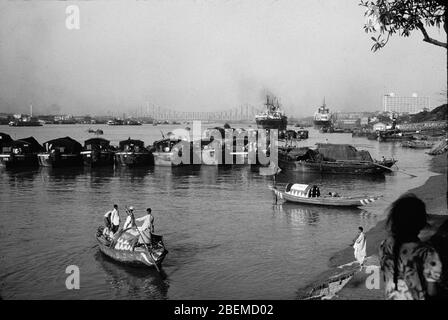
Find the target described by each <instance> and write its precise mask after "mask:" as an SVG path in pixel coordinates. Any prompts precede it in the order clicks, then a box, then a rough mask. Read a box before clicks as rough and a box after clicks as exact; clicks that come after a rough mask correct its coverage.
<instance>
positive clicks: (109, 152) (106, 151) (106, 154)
mask: <svg viewBox="0 0 448 320" xmlns="http://www.w3.org/2000/svg"><path fill="white" fill-rule="evenodd" d="M81 155H82V158H83V162H84V165H85V166H88V167H101V166H113V165H114V159H115V149H114V148H112V147H111V145H110V141H109V140H106V139H103V138H92V139H88V140H86V141H84V148H83V150H82V151H81Z"/></svg>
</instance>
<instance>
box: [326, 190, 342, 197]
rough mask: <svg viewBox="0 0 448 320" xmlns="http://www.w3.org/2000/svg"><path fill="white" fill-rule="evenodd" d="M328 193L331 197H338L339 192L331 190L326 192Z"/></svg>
mask: <svg viewBox="0 0 448 320" xmlns="http://www.w3.org/2000/svg"><path fill="white" fill-rule="evenodd" d="M328 194H329V195H330V196H331V197H340V195H339V193H337V192H333V191H331V192H328Z"/></svg>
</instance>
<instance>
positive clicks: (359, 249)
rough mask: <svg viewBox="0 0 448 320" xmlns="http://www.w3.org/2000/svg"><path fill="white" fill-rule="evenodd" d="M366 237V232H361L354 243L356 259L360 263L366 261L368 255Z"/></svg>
mask: <svg viewBox="0 0 448 320" xmlns="http://www.w3.org/2000/svg"><path fill="white" fill-rule="evenodd" d="M366 243H367V241H366V237H365V236H364V232H361V233H360V234H359V236H358V238H357V239H356V241H355V243H354V244H353V249H355V252H354V254H355V259H356V261H358V262H359V263H360V264H362V263H363V262H364V259H365V257H366Z"/></svg>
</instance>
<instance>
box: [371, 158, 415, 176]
mask: <svg viewBox="0 0 448 320" xmlns="http://www.w3.org/2000/svg"><path fill="white" fill-rule="evenodd" d="M372 163H373V164H374V165H376V166H378V167H381V168H384V169H387V170H390V171H394V170H392V169H391V168H389V167H386V166H383V165H381V164H378V163H375V162H372ZM397 171H398V172H401V173H404V174H407V175H408V176H411V177H413V178H415V177H417V176H416V175H413V174H410V173H407V172H405V171H403V170H398V169H397Z"/></svg>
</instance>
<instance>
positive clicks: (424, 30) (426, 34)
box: [417, 22, 447, 48]
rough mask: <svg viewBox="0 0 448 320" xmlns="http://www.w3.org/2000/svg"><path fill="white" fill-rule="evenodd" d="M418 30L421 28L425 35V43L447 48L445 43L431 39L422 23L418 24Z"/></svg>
mask: <svg viewBox="0 0 448 320" xmlns="http://www.w3.org/2000/svg"><path fill="white" fill-rule="evenodd" d="M417 28H419V29H420V31H421V32H422V33H423V41H425V42H428V43H431V44H433V45H436V46H439V47H443V48H447V45H446V43H445V42H440V41H438V40H436V39H433V38H431V37H430V36H429V35H428V32H427V31H426V29H425V27H424V26H423V23H421V22H419V23H417Z"/></svg>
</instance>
